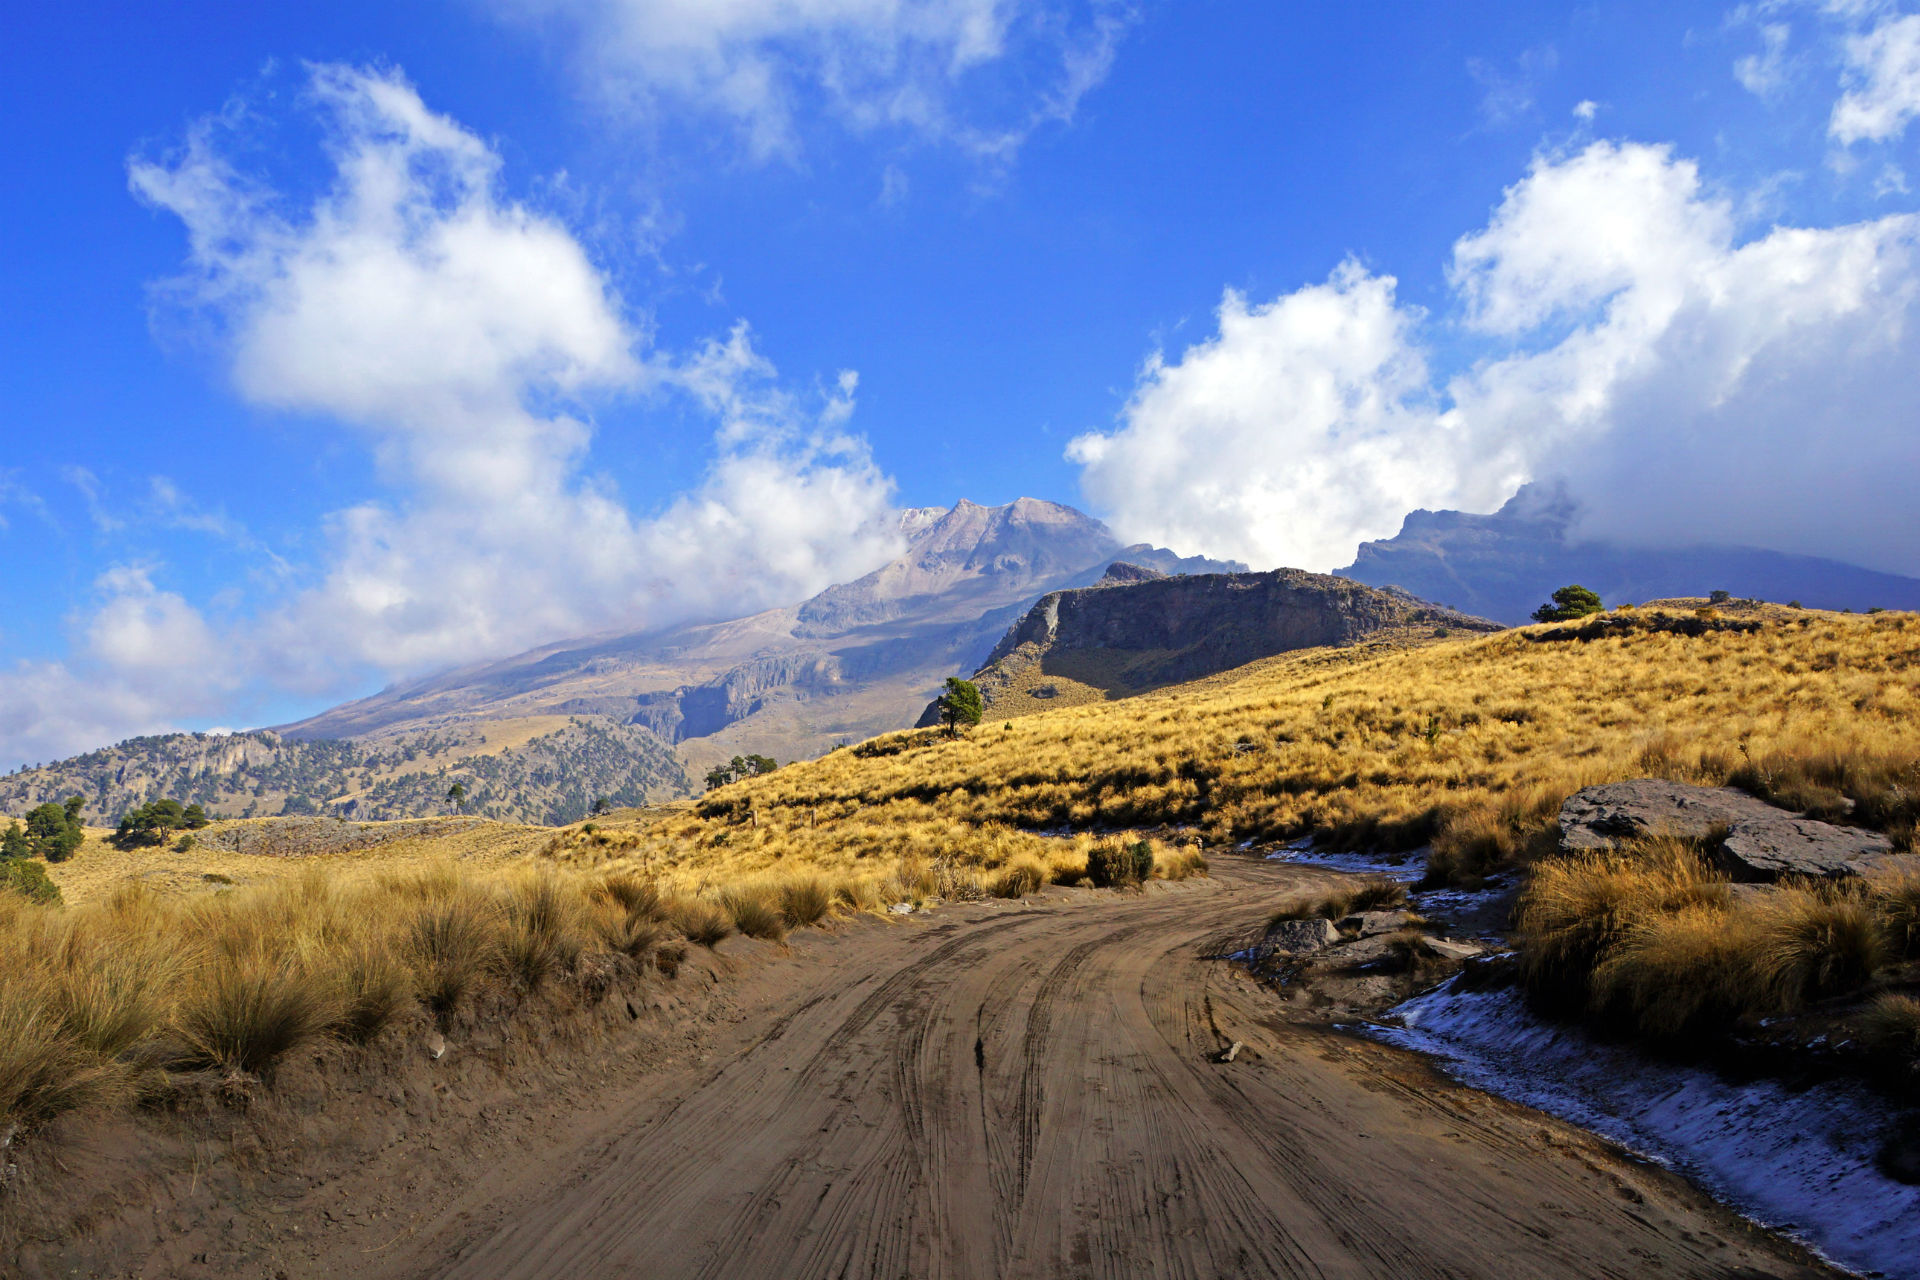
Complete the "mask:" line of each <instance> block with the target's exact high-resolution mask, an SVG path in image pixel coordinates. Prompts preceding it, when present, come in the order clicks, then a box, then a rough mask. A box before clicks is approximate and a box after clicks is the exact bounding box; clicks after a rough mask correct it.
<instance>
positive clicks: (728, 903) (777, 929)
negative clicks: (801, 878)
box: [720, 886, 787, 942]
mask: <svg viewBox="0 0 1920 1280" xmlns="http://www.w3.org/2000/svg"><path fill="white" fill-rule="evenodd" d="M720 905H721V906H722V907H723V908H725V910H726V912H727V914H728V915H730V916H732V917H733V927H734V928H736V929H738V930H739V931H740V932H741V933H744V934H745V935H747V937H749V938H759V939H761V940H762V941H764V942H781V941H784V940H785V939H786V936H787V922H786V920H785V918H784V917H782V916H781V914H780V907H779V905H778V903H777V902H776V901H775V900H774V895H773V894H772V893H771V892H769V891H768V890H767V889H765V888H763V887H759V886H751V887H750V886H734V887H731V888H727V889H722V890H721V891H720Z"/></svg>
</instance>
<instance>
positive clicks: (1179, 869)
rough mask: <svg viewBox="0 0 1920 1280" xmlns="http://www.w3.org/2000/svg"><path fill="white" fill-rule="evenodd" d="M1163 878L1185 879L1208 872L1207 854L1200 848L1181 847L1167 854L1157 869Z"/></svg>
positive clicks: (1156, 871) (1157, 872) (1156, 872)
mask: <svg viewBox="0 0 1920 1280" xmlns="http://www.w3.org/2000/svg"><path fill="white" fill-rule="evenodd" d="M1155 874H1157V875H1158V876H1159V877H1160V878H1161V879H1162V880H1185V879H1188V878H1189V877H1191V876H1203V875H1205V874H1207V859H1206V855H1205V854H1203V853H1201V852H1200V851H1199V850H1198V849H1179V850H1175V851H1174V852H1172V853H1169V854H1167V855H1166V856H1165V857H1163V858H1162V859H1161V860H1160V863H1159V865H1158V867H1156V869H1155Z"/></svg>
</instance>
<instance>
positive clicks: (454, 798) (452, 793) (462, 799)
mask: <svg viewBox="0 0 1920 1280" xmlns="http://www.w3.org/2000/svg"><path fill="white" fill-rule="evenodd" d="M447 803H448V804H450V805H452V806H453V807H454V808H455V809H458V810H459V811H460V812H461V813H465V812H466V811H467V789H466V787H465V786H463V785H462V784H460V783H458V782H456V783H454V784H453V785H452V786H450V787H448V788H447Z"/></svg>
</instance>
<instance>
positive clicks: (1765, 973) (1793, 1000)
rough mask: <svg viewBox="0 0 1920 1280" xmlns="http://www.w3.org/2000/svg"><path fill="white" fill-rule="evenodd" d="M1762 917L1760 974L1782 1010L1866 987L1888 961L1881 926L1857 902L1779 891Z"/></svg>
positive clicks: (1815, 892) (1823, 892)
mask: <svg viewBox="0 0 1920 1280" xmlns="http://www.w3.org/2000/svg"><path fill="white" fill-rule="evenodd" d="M1758 914H1759V924H1760V928H1761V934H1762V936H1761V948H1762V949H1761V953H1760V957H1759V961H1758V964H1759V969H1760V973H1761V976H1762V977H1763V979H1764V980H1765V982H1766V983H1767V984H1768V985H1769V986H1770V987H1771V988H1772V990H1773V992H1774V994H1775V998H1776V999H1777V1001H1778V1003H1779V1006H1780V1007H1781V1008H1783V1009H1794V1008H1797V1007H1799V1006H1800V1005H1802V1004H1806V1003H1810V1002H1812V1001H1815V1000H1824V999H1826V998H1827V997H1828V996H1834V995H1840V994H1842V993H1844V992H1848V991H1852V990H1855V989H1856V988H1859V987H1862V986H1865V985H1866V983H1867V981H1868V980H1869V979H1870V978H1872V977H1873V973H1874V970H1876V969H1878V968H1879V967H1880V965H1881V964H1882V962H1883V961H1884V959H1885V956H1886V952H1885V949H1884V946H1883V943H1882V939H1881V935H1880V929H1879V923H1878V921H1876V920H1875V919H1874V916H1873V912H1872V911H1870V910H1869V909H1868V907H1867V905H1866V904H1865V903H1864V902H1861V901H1859V900H1858V899H1855V898H1851V897H1843V896H1841V895H1839V894H1837V893H1835V892H1834V891H1832V890H1828V889H1824V888H1821V889H1798V888H1794V889H1785V888H1783V889H1776V890H1775V891H1774V892H1773V893H1772V894H1771V895H1769V897H1768V900H1767V902H1766V904H1765V905H1764V907H1763V908H1762V909H1761V910H1760V912H1759V913H1758Z"/></svg>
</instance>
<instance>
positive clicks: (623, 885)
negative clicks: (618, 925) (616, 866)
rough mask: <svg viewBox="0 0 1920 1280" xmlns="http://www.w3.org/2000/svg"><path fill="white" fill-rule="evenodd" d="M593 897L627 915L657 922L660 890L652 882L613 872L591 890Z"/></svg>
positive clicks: (659, 910) (627, 873)
mask: <svg viewBox="0 0 1920 1280" xmlns="http://www.w3.org/2000/svg"><path fill="white" fill-rule="evenodd" d="M593 893H594V896H595V897H597V898H604V899H606V900H608V901H610V902H614V903H617V904H619V906H620V907H621V908H622V909H623V910H624V911H626V912H627V913H628V914H629V915H635V916H643V917H645V918H647V919H649V920H658V919H660V916H661V906H660V888H659V886H658V885H656V884H654V882H653V881H651V880H648V879H645V878H643V877H641V876H637V875H634V874H633V873H632V872H628V871H615V872H612V873H610V874H608V875H606V876H605V877H603V878H602V879H601V881H600V883H599V884H598V885H597V886H595V888H594V890H593Z"/></svg>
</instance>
